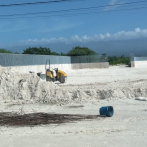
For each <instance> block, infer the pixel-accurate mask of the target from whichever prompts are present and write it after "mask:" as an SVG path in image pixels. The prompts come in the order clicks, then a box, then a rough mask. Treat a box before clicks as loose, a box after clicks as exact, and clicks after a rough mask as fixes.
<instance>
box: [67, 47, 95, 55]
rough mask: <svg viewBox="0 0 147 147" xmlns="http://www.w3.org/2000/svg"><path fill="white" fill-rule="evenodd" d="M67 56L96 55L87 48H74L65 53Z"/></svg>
mask: <svg viewBox="0 0 147 147" xmlns="http://www.w3.org/2000/svg"><path fill="white" fill-rule="evenodd" d="M67 55H68V56H86V55H97V53H96V52H94V51H93V50H91V49H89V48H87V47H80V46H76V47H74V48H72V50H70V51H69V52H68V53H67Z"/></svg>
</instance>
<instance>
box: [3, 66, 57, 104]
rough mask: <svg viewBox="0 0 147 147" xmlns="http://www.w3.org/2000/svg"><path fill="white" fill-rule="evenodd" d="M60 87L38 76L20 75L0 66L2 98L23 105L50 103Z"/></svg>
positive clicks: (31, 74) (32, 74)
mask: <svg viewBox="0 0 147 147" xmlns="http://www.w3.org/2000/svg"><path fill="white" fill-rule="evenodd" d="M56 89H58V87H57V86H56V85H55V84H54V83H52V82H45V81H43V80H41V79H40V78H39V77H38V76H37V75H36V74H34V73H30V74H20V73H17V72H14V71H13V70H12V69H11V68H4V67H1V66H0V98H1V99H2V100H6V101H15V102H20V103H21V102H22V103H31V102H32V103H33V102H38V101H39V102H42V103H46V102H49V101H50V99H52V98H54V97H53V95H54V93H55V92H56Z"/></svg>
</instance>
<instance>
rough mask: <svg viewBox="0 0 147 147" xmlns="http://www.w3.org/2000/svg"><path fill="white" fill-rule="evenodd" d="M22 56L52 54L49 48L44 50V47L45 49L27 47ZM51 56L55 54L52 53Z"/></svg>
mask: <svg viewBox="0 0 147 147" xmlns="http://www.w3.org/2000/svg"><path fill="white" fill-rule="evenodd" d="M23 54H36V55H52V52H51V50H50V48H46V47H45V48H43V47H39V48H37V47H29V48H27V49H24V50H23ZM53 54H55V52H53ZM56 54H57V53H56Z"/></svg>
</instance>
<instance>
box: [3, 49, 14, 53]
mask: <svg viewBox="0 0 147 147" xmlns="http://www.w3.org/2000/svg"><path fill="white" fill-rule="evenodd" d="M0 53H9V54H12V53H13V52H11V51H9V50H6V49H0Z"/></svg>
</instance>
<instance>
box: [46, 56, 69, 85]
mask: <svg viewBox="0 0 147 147" xmlns="http://www.w3.org/2000/svg"><path fill="white" fill-rule="evenodd" d="M47 66H49V67H48V68H47ZM45 71H46V81H53V82H55V81H59V82H60V83H65V82H66V81H67V74H66V73H65V72H64V71H62V70H58V68H54V69H52V70H51V69H50V60H49V59H47V60H46V65H45Z"/></svg>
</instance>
